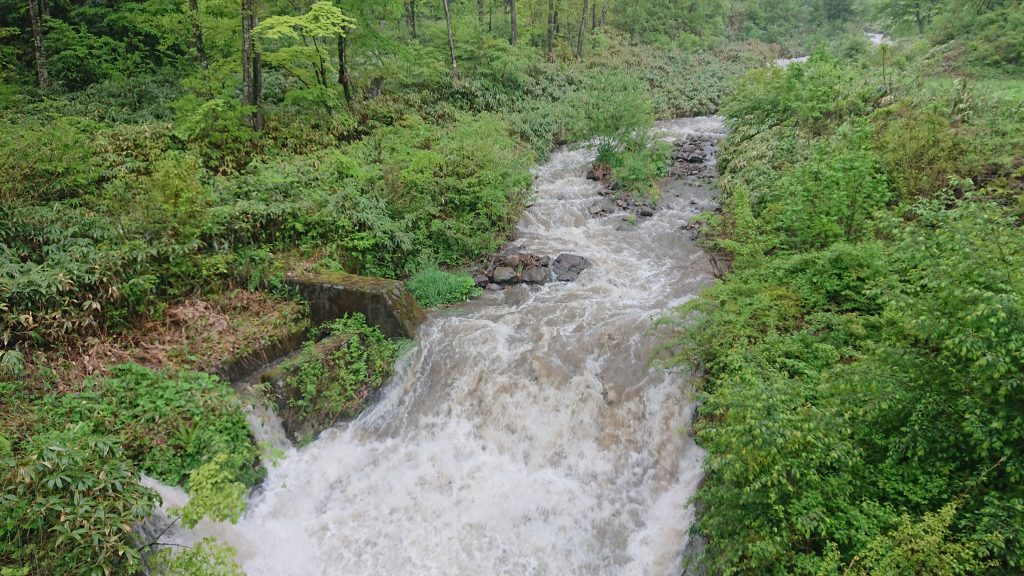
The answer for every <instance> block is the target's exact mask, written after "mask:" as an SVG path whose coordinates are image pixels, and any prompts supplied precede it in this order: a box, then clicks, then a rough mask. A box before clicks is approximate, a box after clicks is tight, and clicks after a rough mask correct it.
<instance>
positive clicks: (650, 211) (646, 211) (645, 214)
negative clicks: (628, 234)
mask: <svg viewBox="0 0 1024 576" xmlns="http://www.w3.org/2000/svg"><path fill="white" fill-rule="evenodd" d="M637 214H639V215H640V217H641V218H650V217H651V216H654V208H652V207H650V206H641V207H640V208H639V209H638V210H637Z"/></svg>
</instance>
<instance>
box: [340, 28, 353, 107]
mask: <svg viewBox="0 0 1024 576" xmlns="http://www.w3.org/2000/svg"><path fill="white" fill-rule="evenodd" d="M347 52H348V39H347V38H346V37H345V36H344V35H342V34H338V84H341V90H342V92H344V93H345V101H346V102H348V103H349V104H351V103H352V80H351V79H350V78H349V76H348V54H347Z"/></svg>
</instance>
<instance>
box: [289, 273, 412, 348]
mask: <svg viewBox="0 0 1024 576" xmlns="http://www.w3.org/2000/svg"><path fill="white" fill-rule="evenodd" d="M285 283H286V284H287V285H289V286H292V287H294V288H296V289H297V290H298V292H299V295H300V296H302V298H303V299H305V300H306V301H307V302H309V310H310V316H311V320H312V321H313V324H322V323H324V322H330V321H331V320H334V319H335V318H340V317H341V316H343V315H345V314H355V313H359V314H362V315H364V316H366V322H367V323H368V324H369V325H371V326H376V327H378V328H380V331H381V332H383V333H384V335H385V336H387V337H389V338H413V337H414V336H416V329H417V328H419V326H420V324H422V323H423V321H424V320H426V315H425V314H424V312H423V309H422V308H420V306H419V304H417V303H416V300H415V299H414V298H413V297H412V294H410V293H409V291H408V290H407V289H406V288H405V285H404V284H402V283H401V282H399V281H398V280H389V279H387V278H374V277H370V276H357V275H355V274H345V273H326V274H303V275H296V276H293V277H290V278H288V279H286V280H285Z"/></svg>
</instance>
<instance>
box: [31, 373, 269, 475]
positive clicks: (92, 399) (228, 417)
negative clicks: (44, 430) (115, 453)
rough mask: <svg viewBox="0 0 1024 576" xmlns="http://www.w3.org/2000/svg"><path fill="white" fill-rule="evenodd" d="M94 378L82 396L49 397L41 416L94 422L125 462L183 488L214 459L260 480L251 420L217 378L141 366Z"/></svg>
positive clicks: (227, 388) (232, 472)
mask: <svg viewBox="0 0 1024 576" xmlns="http://www.w3.org/2000/svg"><path fill="white" fill-rule="evenodd" d="M111 372H112V374H113V375H112V377H110V378H93V379H91V380H89V381H87V382H86V385H85V389H84V390H83V391H82V392H80V393H78V394H67V395H63V396H59V397H50V398H48V399H47V400H46V402H47V406H46V407H45V408H44V409H43V410H44V413H46V414H47V415H48V417H49V418H50V419H51V420H50V421H51V422H54V423H56V422H61V421H89V422H92V423H93V426H94V427H95V429H96V430H97V431H101V432H104V433H107V434H112V435H114V434H116V435H120V436H122V437H123V438H124V449H125V454H126V456H127V457H128V458H130V459H132V460H133V461H134V462H136V463H137V464H138V466H139V468H140V469H141V470H142V471H143V472H145V473H146V474H150V475H152V476H153V477H155V478H157V479H159V480H161V481H163V482H166V483H169V484H177V485H182V484H184V483H185V480H186V478H187V477H188V474H189V472H191V471H192V470H194V469H196V468H198V467H199V466H201V465H202V464H204V463H206V462H208V461H210V460H211V459H212V458H213V457H214V456H215V455H216V454H220V453H224V454H229V455H230V461H229V462H228V463H227V464H226V465H225V466H226V467H227V469H228V470H229V471H230V472H231V474H232V475H233V476H234V477H235V478H236V479H238V480H239V481H241V482H243V483H245V484H247V485H251V484H254V483H255V482H256V481H257V480H258V479H259V478H260V476H261V472H262V471H261V469H259V468H257V450H256V447H255V445H254V444H253V442H252V439H251V437H250V435H249V428H248V424H247V422H246V419H245V413H244V412H243V410H242V405H241V403H240V402H239V400H238V397H237V396H236V395H235V393H234V391H233V390H232V389H231V387H230V386H229V385H228V384H227V383H225V382H224V381H222V380H221V379H220V378H218V377H216V376H212V375H209V374H204V373H200V372H184V371H183V372H179V373H178V374H176V375H174V376H171V375H169V374H167V373H165V372H160V371H155V370H150V369H148V368H144V367H142V366H138V365H135V364H123V365H119V366H115V367H113V368H112V369H111Z"/></svg>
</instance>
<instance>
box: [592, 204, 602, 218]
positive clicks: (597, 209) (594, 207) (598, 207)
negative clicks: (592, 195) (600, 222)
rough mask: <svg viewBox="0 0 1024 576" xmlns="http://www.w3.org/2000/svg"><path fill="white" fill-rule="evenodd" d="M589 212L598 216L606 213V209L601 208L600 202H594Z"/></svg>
mask: <svg viewBox="0 0 1024 576" xmlns="http://www.w3.org/2000/svg"><path fill="white" fill-rule="evenodd" d="M589 210H590V213H591V214H592V215H594V216H597V215H598V214H600V213H602V212H604V208H602V207H601V203H600V202H594V203H593V204H591V205H590V208H589Z"/></svg>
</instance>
